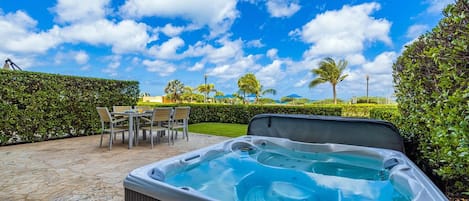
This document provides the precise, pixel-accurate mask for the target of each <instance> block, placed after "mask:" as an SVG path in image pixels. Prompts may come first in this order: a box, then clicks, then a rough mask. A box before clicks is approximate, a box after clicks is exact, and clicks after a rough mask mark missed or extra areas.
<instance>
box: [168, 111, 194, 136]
mask: <svg viewBox="0 0 469 201" xmlns="http://www.w3.org/2000/svg"><path fill="white" fill-rule="evenodd" d="M190 111H191V108H190V107H176V108H175V109H174V114H173V118H172V123H171V130H172V131H171V132H173V131H175V132H176V136H175V137H176V139H177V136H178V130H177V129H178V128H182V138H183V139H184V137H185V138H186V140H187V141H189V127H188V126H189V114H190Z"/></svg>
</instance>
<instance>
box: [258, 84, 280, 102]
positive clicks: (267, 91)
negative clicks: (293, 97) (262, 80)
mask: <svg viewBox="0 0 469 201" xmlns="http://www.w3.org/2000/svg"><path fill="white" fill-rule="evenodd" d="M263 88H264V86H262V85H260V87H259V90H258V91H257V92H256V102H257V101H258V100H259V98H261V97H262V96H264V95H266V94H272V95H274V96H275V95H276V94H277V90H275V89H273V88H268V89H263Z"/></svg>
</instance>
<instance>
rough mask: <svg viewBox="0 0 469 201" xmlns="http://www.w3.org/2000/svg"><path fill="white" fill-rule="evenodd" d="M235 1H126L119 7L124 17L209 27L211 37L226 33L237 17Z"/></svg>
mask: <svg viewBox="0 0 469 201" xmlns="http://www.w3.org/2000/svg"><path fill="white" fill-rule="evenodd" d="M236 3H237V1H236V0H226V1H220V0H180V1H167V0H128V1H126V2H125V4H124V5H123V6H122V7H120V9H119V10H120V12H121V13H122V15H123V16H125V17H132V18H140V17H150V16H158V17H181V18H184V19H187V20H190V21H192V22H193V23H194V24H196V25H198V26H205V25H207V26H209V27H210V28H211V35H212V36H216V35H219V34H221V33H224V32H225V31H227V30H228V29H229V28H230V27H231V25H232V23H233V21H234V19H236V18H237V17H238V15H239V14H238V11H237V10H236Z"/></svg>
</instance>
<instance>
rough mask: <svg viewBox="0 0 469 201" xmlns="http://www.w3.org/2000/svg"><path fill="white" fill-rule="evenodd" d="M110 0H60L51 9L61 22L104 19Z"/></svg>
mask: <svg viewBox="0 0 469 201" xmlns="http://www.w3.org/2000/svg"><path fill="white" fill-rule="evenodd" d="M109 2H110V1H109V0H80V2H77V1H76V0H58V2H57V5H56V6H55V7H53V8H52V9H51V10H52V11H53V12H55V13H56V14H57V16H56V17H55V20H56V21H57V22H59V23H67V22H68V23H75V22H92V21H95V20H100V19H103V18H104V17H105V15H106V6H107V5H108V4H109Z"/></svg>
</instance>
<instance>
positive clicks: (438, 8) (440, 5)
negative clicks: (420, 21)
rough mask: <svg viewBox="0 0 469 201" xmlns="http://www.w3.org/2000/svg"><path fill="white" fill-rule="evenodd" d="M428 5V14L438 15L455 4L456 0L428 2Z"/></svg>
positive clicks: (430, 0) (432, 0) (433, 0)
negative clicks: (449, 5)
mask: <svg viewBox="0 0 469 201" xmlns="http://www.w3.org/2000/svg"><path fill="white" fill-rule="evenodd" d="M426 3H427V4H429V5H430V6H429V7H428V9H427V12H428V13H432V14H438V13H441V12H442V11H443V9H444V8H445V7H446V6H447V5H448V4H450V3H454V0H427V1H426Z"/></svg>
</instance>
